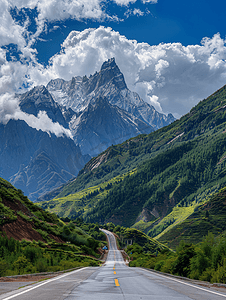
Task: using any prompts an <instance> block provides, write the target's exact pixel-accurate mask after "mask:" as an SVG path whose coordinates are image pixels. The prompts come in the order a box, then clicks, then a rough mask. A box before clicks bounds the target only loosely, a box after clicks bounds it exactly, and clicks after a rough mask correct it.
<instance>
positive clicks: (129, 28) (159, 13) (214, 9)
mask: <svg viewBox="0 0 226 300" xmlns="http://www.w3.org/2000/svg"><path fill="white" fill-rule="evenodd" d="M134 9H139V10H140V11H141V12H142V13H143V15H142V16H140V15H138V14H136V15H133V13H132V12H131V14H130V16H129V17H127V16H126V15H125V13H126V12H127V11H128V10H131V11H132V10H134ZM107 11H108V13H109V14H110V15H117V16H118V17H119V18H120V19H121V20H122V21H109V20H103V21H102V22H99V21H98V20H83V21H82V22H81V21H80V22H79V21H77V20H73V19H67V20H64V21H60V22H53V23H52V24H51V25H50V27H52V26H56V25H57V26H59V27H60V28H58V30H56V31H55V32H54V33H52V34H49V33H48V34H45V33H43V35H42V36H43V39H46V40H48V41H49V42H47V43H46V45H49V48H51V49H47V52H46V47H45V45H44V43H38V44H37V45H36V47H37V48H38V49H39V55H38V57H39V58H40V60H41V61H43V62H47V61H48V59H49V58H50V57H51V56H52V55H54V54H55V53H56V51H57V50H58V51H60V44H61V43H62V42H63V41H64V39H65V36H67V35H68V34H69V33H70V31H72V30H78V31H81V30H84V29H86V28H89V27H91V28H98V27H99V26H100V25H102V26H110V27H111V28H113V29H114V30H115V31H118V32H120V34H122V35H125V36H126V37H127V38H128V39H135V40H137V41H138V42H140V43H142V42H147V43H148V44H149V45H158V44H159V43H173V42H180V43H182V44H183V45H184V46H187V45H192V44H199V43H200V41H201V40H202V38H203V37H209V38H211V37H212V36H213V35H214V34H216V33H218V32H219V33H220V35H221V37H222V38H224V37H225V36H226V26H225V11H226V2H225V1H223V0H216V1H211V0H198V1H197V0H196V1H195V0H190V1H181V0H170V1H169V0H158V3H156V4H152V3H142V2H141V1H136V2H135V3H133V4H130V5H128V6H119V5H116V4H113V3H111V5H109V6H108V8H107ZM47 48H48V47H47Z"/></svg>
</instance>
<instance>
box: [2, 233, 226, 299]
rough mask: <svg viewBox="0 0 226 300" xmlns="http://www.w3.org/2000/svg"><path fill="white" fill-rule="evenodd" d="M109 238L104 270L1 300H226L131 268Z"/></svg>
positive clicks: (224, 295)
mask: <svg viewBox="0 0 226 300" xmlns="http://www.w3.org/2000/svg"><path fill="white" fill-rule="evenodd" d="M103 231H104V232H105V234H106V235H107V237H108V241H109V253H108V258H107V261H106V263H105V264H104V266H102V267H98V268H83V269H80V270H76V271H73V272H70V273H67V274H64V275H61V276H58V277H56V278H53V279H50V280H48V281H45V282H42V283H37V284H35V285H32V286H30V287H25V288H23V289H20V290H19V291H18V290H17V291H13V292H11V293H8V294H3V295H1V296H0V300H10V299H15V300H31V299H32V300H39V299H40V300H75V299H79V300H139V299H142V300H190V299H193V300H194V299H195V300H201V299H203V300H223V299H225V300H226V292H224V291H219V289H218V290H217V289H211V290H210V289H208V288H204V287H201V286H198V285H194V284H190V283H188V282H187V281H183V280H178V279H176V278H171V277H169V276H163V275H160V274H156V273H154V272H151V271H148V270H143V269H141V268H129V267H127V266H126V265H125V263H124V261H123V259H122V255H121V253H120V251H119V250H117V245H116V241H115V238H114V235H113V234H112V233H111V232H109V231H107V230H103Z"/></svg>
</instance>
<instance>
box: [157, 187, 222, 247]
mask: <svg viewBox="0 0 226 300" xmlns="http://www.w3.org/2000/svg"><path fill="white" fill-rule="evenodd" d="M225 230H226V188H223V189H222V190H220V192H218V193H216V194H215V195H213V196H212V197H210V198H209V197H208V198H207V199H206V202H205V203H203V204H202V205H199V206H198V207H196V209H195V211H194V212H193V213H192V214H191V215H190V216H189V217H188V218H187V219H185V220H184V221H183V222H181V223H180V224H178V225H176V226H174V227H173V228H172V229H171V230H168V231H165V232H163V233H162V234H161V235H159V236H158V240H159V241H160V242H168V245H169V246H170V247H172V248H175V247H176V246H177V245H179V243H180V241H181V240H184V241H185V242H192V243H198V242H201V241H202V238H203V237H204V236H206V235H207V234H208V232H211V233H213V234H214V235H219V234H220V233H222V232H224V231H225Z"/></svg>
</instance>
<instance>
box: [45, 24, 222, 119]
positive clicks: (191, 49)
mask: <svg viewBox="0 0 226 300" xmlns="http://www.w3.org/2000/svg"><path fill="white" fill-rule="evenodd" d="M111 57H115V58H116V63H117V64H118V66H119V68H120V69H121V71H122V72H123V74H124V76H125V79H126V83H127V85H128V87H129V88H130V89H131V90H133V91H137V92H138V93H139V94H140V96H141V97H142V98H143V99H144V100H146V101H147V102H149V103H152V104H153V105H154V106H155V107H156V108H157V109H158V110H161V111H163V112H165V113H166V112H172V113H174V114H175V115H176V116H180V115H182V114H185V113H187V112H188V111H189V109H191V108H192V107H193V106H194V105H196V104H197V102H198V101H199V100H202V99H203V98H205V97H207V96H208V95H210V94H211V93H213V92H214V91H216V90H217V89H218V88H220V87H221V86H223V85H224V84H225V83H226V62H225V61H226V41H225V40H224V39H222V38H221V37H220V35H219V34H215V35H214V36H213V37H212V38H204V39H203V40H202V41H201V43H200V45H188V46H183V45H182V44H181V43H167V44H164V43H162V44H159V45H156V46H150V45H149V44H147V43H138V42H137V41H136V40H128V39H127V38H126V37H125V36H123V35H120V33H119V32H116V31H114V30H112V29H111V28H109V27H108V28H106V27H99V28H98V29H86V30H84V31H82V32H77V31H72V32H71V33H70V34H69V35H68V37H67V38H66V40H65V41H64V43H63V44H62V51H61V53H59V54H57V55H55V56H54V57H52V59H51V65H50V66H49V67H48V68H47V69H45V70H44V73H45V74H46V76H47V77H48V78H49V77H51V76H53V77H54V78H56V77H61V78H64V79H68V80H69V79H71V77H72V76H75V75H89V74H93V73H94V72H95V71H99V69H100V67H101V65H102V63H103V62H104V61H105V60H107V59H109V58H111ZM44 77H45V76H44Z"/></svg>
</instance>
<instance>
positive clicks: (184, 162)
mask: <svg viewBox="0 0 226 300" xmlns="http://www.w3.org/2000/svg"><path fill="white" fill-rule="evenodd" d="M225 109H226V86H224V87H223V88H222V89H220V90H219V91H217V92H216V93H214V94H213V95H212V96H210V97H209V98H207V99H205V100H203V101H202V102H200V103H199V104H198V105H197V106H196V107H194V108H193V109H192V110H191V111H190V113H189V114H187V115H185V116H184V117H182V118H181V119H180V120H177V121H175V122H174V123H173V124H171V125H169V126H167V127H164V128H162V129H159V130H158V131H156V132H154V133H151V134H149V135H142V136H138V137H136V138H133V139H130V140H128V141H126V142H125V143H123V144H120V145H115V146H111V147H110V148H108V149H107V150H106V151H105V152H103V153H102V154H100V155H99V156H98V157H96V158H93V159H92V160H91V161H90V162H89V163H87V165H86V166H85V167H84V169H83V170H82V171H81V172H80V174H79V176H78V177H77V178H76V180H74V181H73V182H71V183H69V184H68V185H65V186H64V187H62V188H60V189H58V190H55V191H53V193H52V194H48V195H46V197H44V198H42V199H39V200H40V201H41V200H45V199H48V200H49V199H51V198H54V197H55V199H53V200H49V201H45V202H41V203H40V205H41V206H42V207H43V208H45V209H47V210H49V211H54V212H56V213H57V214H59V215H60V216H64V217H65V216H69V217H72V218H73V217H78V216H80V215H81V216H83V217H84V218H85V220H87V221H92V222H95V221H98V222H100V223H105V222H108V221H112V222H114V223H115V224H121V225H124V226H132V225H134V224H135V225H134V226H135V227H136V228H138V229H142V230H144V231H145V232H147V233H148V234H149V235H150V236H152V237H155V236H158V235H159V234H161V232H163V231H164V230H166V229H167V227H169V226H171V228H172V227H174V225H176V224H178V223H181V222H183V220H185V219H186V218H187V217H188V216H189V215H191V214H192V213H193V212H194V211H195V210H196V209H197V207H198V206H199V205H200V204H203V203H204V202H206V201H207V200H208V196H209V195H211V194H212V193H213V192H217V191H218V190H219V189H220V188H222V187H224V186H225V185H226V177H225V174H226V173H225V172H226V160H225V158H226V135H225V133H226V130H225V128H226V127H225V125H226V123H225V122H226V114H225V112H226V111H225ZM174 210H178V211H180V212H179V213H176V214H174V217H172V218H169V219H168V220H167V221H166V222H164V218H165V217H167V216H170V213H173V212H174ZM161 221H162V223H161Z"/></svg>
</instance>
